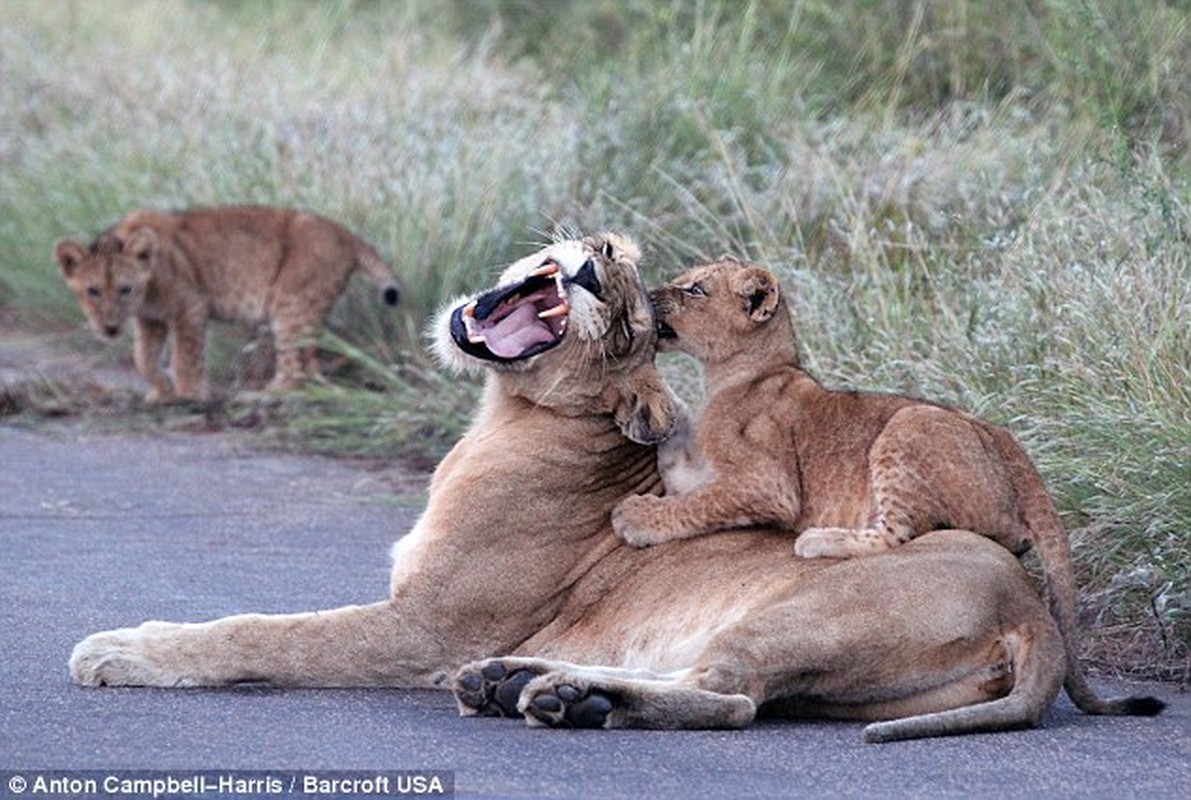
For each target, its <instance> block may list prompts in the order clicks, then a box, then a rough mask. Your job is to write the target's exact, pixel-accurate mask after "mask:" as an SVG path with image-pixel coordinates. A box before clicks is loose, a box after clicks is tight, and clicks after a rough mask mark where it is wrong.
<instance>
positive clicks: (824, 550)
mask: <svg viewBox="0 0 1191 800" xmlns="http://www.w3.org/2000/svg"><path fill="white" fill-rule="evenodd" d="M888 549H889V545H888V544H886V543H885V541H884V540H883V539H882V538H881V536H880V534H878V533H877V532H876V531H868V530H852V529H850V528H808V529H806V530H805V531H803V532H802V533H800V534H799V535H798V539H797V540H796V541H795V542H794V555H796V556H799V557H801V558H852V557H853V556H863V555H868V554H871V553H878V552H880V551H882V550H888Z"/></svg>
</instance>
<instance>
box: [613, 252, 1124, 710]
mask: <svg viewBox="0 0 1191 800" xmlns="http://www.w3.org/2000/svg"><path fill="white" fill-rule="evenodd" d="M651 297H652V300H653V303H654V309H655V313H656V314H657V319H658V334H659V348H660V349H661V350H679V351H681V352H684V353H687V354H689V355H692V356H694V357H695V358H697V359H698V360H699V361H700V362H702V364H703V367H704V371H705V380H706V384H707V394H708V402H707V407H706V410H705V411H704V413H703V415H702V417H701V419H700V420H699V423H698V429H697V431H690V429H689V425H688V426H686V432H685V434H683V433H680V434H678V435H676V436H672V437H671V439H670V440H669V441H667V442H666V443H664V444H663V445H662V447H661V448H660V450H659V456H658V461H659V467H660V468H661V469H662V470H663V477H664V482H665V487H666V494H667V496H665V497H656V496H653V495H639V496H633V497H629V498H627V499H626V500H624V501H622V502H621V503H620V504H619V505H618V506H617V508H616V509H615V511H614V514H613V525H614V527H615V529H616V532H617V533H618V534H619V535H620V536H621V537H622V538H623V539H624V540H625V541H626V542H628V543H630V544H632V545H636V546H647V545H656V544H660V543H662V542H666V541H670V540H674V539H683V538H687V537H692V536H700V535H702V534H708V533H712V532H715V531H720V530H725V529H729V528H739V527H744V526H749V525H764V524H772V525H779V526H782V527H785V528H789V529H791V530H793V531H796V532H797V533H798V538H797V540H796V542H795V545H794V550H795V552H796V553H797V554H798V555H800V556H803V557H807V558H814V557H836V558H848V557H853V556H863V555H866V554H869V553H876V552H880V551H882V550H888V549H890V548H893V547H897V546H899V545H902V544H905V543H906V542H908V541H910V540H911V539H913V538H915V537H917V536H920V535H922V534H925V533H927V532H929V531H933V530H942V529H948V528H959V529H967V530H971V531H975V532H976V533H979V534H982V535H984V536H988V537H990V538H992V539H993V540H995V541H997V542H999V543H1000V544H1002V545H1004V546H1005V547H1006V548H1008V549H1009V550H1010V551H1011V552H1013V553H1015V554H1021V553H1022V552H1024V551H1025V550H1027V549H1028V548H1029V547H1030V546H1031V545H1033V546H1034V547H1035V549H1036V550H1037V552H1038V554H1039V558H1040V561H1041V564H1042V570H1043V573H1044V579H1045V586H1046V592H1047V596H1048V602H1049V605H1050V608H1051V613H1052V614H1053V615H1054V617H1055V620H1056V622H1057V623H1058V626H1059V629H1060V631H1061V632H1062V634H1063V638H1064V643H1065V646H1066V649H1067V654H1068V661H1069V667H1068V691H1069V692H1071V693H1072V696H1073V697H1074V698H1076V702H1077V703H1079V704H1080V707H1081V708H1085V710H1090V709H1098V710H1099V713H1120V710H1119V709H1113V710H1109V709H1107V708H1103V709H1102V708H1101V707H1100V706H1098V705H1096V704H1097V703H1099V702H1100V701H1098V700H1097V699H1096V698H1095V696H1094V695H1093V694H1092V693H1091V691H1090V690H1088V689H1087V687H1086V683H1084V681H1083V677H1082V673H1080V672H1079V668H1078V660H1077V654H1076V650H1075V648H1074V645H1073V641H1072V637H1073V632H1074V628H1075V586H1074V575H1073V571H1072V565H1071V550H1070V544H1069V542H1068V540H1067V535H1066V533H1065V532H1064V530H1063V527H1062V524H1061V522H1060V520H1059V516H1058V513H1057V511H1056V510H1055V507H1054V504H1053V503H1052V501H1051V500H1050V497H1049V496H1048V495H1047V493H1046V490H1045V488H1044V487H1043V484H1042V480H1041V478H1040V476H1039V475H1038V473H1037V471H1036V470H1035V469H1034V467H1033V465H1032V464H1031V463H1030V460H1029V458H1028V457H1027V456H1026V454H1025V453H1024V452H1023V451H1022V449H1021V447H1020V446H1019V445H1018V444H1017V443H1016V442H1015V441H1014V439H1013V437H1012V436H1011V435H1010V434H1009V433H1008V432H1007V431H1005V430H1004V429H1002V428H999V427H997V426H995V425H992V424H990V423H988V422H985V421H983V420H980V419H978V418H976V417H974V416H972V415H970V414H966V413H964V412H962V411H957V410H954V409H950V408H945V407H943V406H940V405H936V404H932V403H928V402H923V401H921V400H915V399H912V398H909V397H900V396H895V395H881V394H868V393H861V392H852V391H830V390H827V389H825V388H823V387H822V386H821V385H820V384H819V383H818V382H817V381H816V380H815V379H814V378H813V377H811V376H810V375H809V374H807V373H806V372H805V371H804V370H803V369H802V368H801V366H800V364H799V357H798V347H797V342H796V340H795V335H794V327H793V322H792V320H791V317H790V313H789V311H788V310H787V307H786V303H785V300H784V298H783V297H782V294H781V291H780V290H779V288H778V283H777V280H776V279H775V278H774V276H773V275H772V274H771V273H769V272H768V271H766V270H764V269H760V268H757V267H753V266H747V265H744V264H741V263H739V262H737V261H734V260H730V259H725V260H722V261H720V262H717V263H714V264H710V265H707V266H701V267H696V268H694V269H691V270H689V271H688V272H686V273H684V274H683V275H680V276H679V277H678V278H676V279H675V280H673V281H672V282H670V283H668V284H666V285H665V286H663V287H661V288H659V289H658V290H656V291H655V292H654V293H653V294H652V296H651ZM1073 681H1074V682H1075V683H1074V684H1073ZM1085 704H1087V705H1086V706H1085ZM1089 707H1090V708H1089ZM1093 713H1095V711H1093Z"/></svg>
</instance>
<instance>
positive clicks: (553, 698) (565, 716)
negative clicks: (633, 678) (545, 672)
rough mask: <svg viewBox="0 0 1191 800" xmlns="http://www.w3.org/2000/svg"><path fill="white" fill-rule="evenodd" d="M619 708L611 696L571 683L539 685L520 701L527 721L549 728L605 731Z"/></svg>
mask: <svg viewBox="0 0 1191 800" xmlns="http://www.w3.org/2000/svg"><path fill="white" fill-rule="evenodd" d="M615 707H616V703H615V702H614V701H613V698H612V696H611V695H608V694H604V693H603V692H600V691H598V690H597V689H595V688H593V687H586V688H581V687H579V686H576V685H574V684H572V683H557V684H555V683H553V682H550V681H545V682H539V683H538V684H535V685H533V686H531V687H530V688H529V689H527V690H526V691H525V693H524V696H523V697H522V698H521V705H520V708H521V710H522V711H523V712H524V713H525V721H526V722H528V723H529V724H531V725H543V726H546V727H550V728H603V727H606V726H607V723H608V715H609V714H610V713H611V712H612V710H613V709H614V708H615Z"/></svg>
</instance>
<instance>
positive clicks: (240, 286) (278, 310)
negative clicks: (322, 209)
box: [54, 206, 398, 401]
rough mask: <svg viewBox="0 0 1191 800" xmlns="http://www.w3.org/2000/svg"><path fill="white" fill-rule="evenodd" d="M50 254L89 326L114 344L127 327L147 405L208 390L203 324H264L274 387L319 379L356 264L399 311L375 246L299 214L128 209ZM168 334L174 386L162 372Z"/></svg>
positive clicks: (227, 208)
mask: <svg viewBox="0 0 1191 800" xmlns="http://www.w3.org/2000/svg"><path fill="white" fill-rule="evenodd" d="M54 256H55V258H56V259H57V261H58V266H59V268H60V269H61V271H62V276H63V278H65V279H66V284H67V286H69V287H70V289H71V291H72V292H74V295H75V297H76V298H77V299H78V301H79V305H80V306H81V307H82V309H83V313H84V314H85V315H86V317H87V320H88V321H89V322H90V323H91V326H92V327H93V328H94V329H95V332H96V333H98V334H99V335H100V336H103V337H105V338H108V339H113V338H115V337H116V336H117V335H118V334H119V333H120V328H121V327H122V326H123V324H124V322H125V321H126V320H128V319H129V318H132V319H133V320H134V323H135V329H134V334H135V340H136V346H135V357H136V366H137V370H138V371H139V372H140V373H141V375H142V376H144V378H145V380H147V381H149V383H150V384H151V385H152V387H153V388H152V389H151V390H150V392H149V394H148V396H147V399H148V400H150V401H156V400H165V399H168V398H170V397H178V398H184V399H195V398H200V397H202V396H204V395H205V393H206V390H205V386H204V380H203V375H204V372H205V368H204V356H203V353H204V345H205V338H206V328H207V321H208V320H211V319H216V320H223V321H229V322H231V321H235V322H248V323H253V324H259V323H262V322H268V323H270V326H271V328H272V330H273V335H274V338H275V340H276V350H277V369H276V374H275V375H274V378H273V383H272V388H275V389H288V388H292V387H294V386H296V385H298V384H300V383H301V382H302V381H303V380H305V379H307V378H313V377H317V376H318V372H319V368H318V360H317V358H316V356H315V350H314V347H313V342H312V340H313V338H314V336H315V334H316V333H317V332H318V330H319V328H321V327H322V324H323V321H324V320H325V319H326V316H327V313H328V312H329V311H330V310H331V306H332V305H334V303H335V300H336V299H338V297H339V295H340V294H342V292H343V289H344V287H345V286H346V285H347V279H348V278H349V277H350V276H351V274H352V272H354V271H355V270H356V269H361V270H363V271H364V273H365V274H366V275H367V276H368V277H369V278H370V279H371V280H372V281H373V282H374V283H375V284H376V285H377V286H378V287H379V288H380V289H381V291H382V293H383V296H384V299H385V302H386V303H388V304H389V305H396V304H397V298H398V291H397V285H396V284H395V283H394V281H393V275H392V273H391V272H390V271H389V268H388V266H387V265H386V264H385V262H384V261H382V260H381V258H380V256H379V255H377V253H376V251H375V250H373V249H372V248H371V247H369V246H368V245H367V244H366V243H364V242H363V241H361V240H360V239H359V238H357V237H356V236H354V235H353V234H352V233H351V232H350V231H348V230H347V229H346V228H344V227H342V226H341V225H337V224H336V223H334V222H331V221H330V220H327V219H323V218H322V217H319V216H316V215H314V214H309V213H306V212H303V211H294V210H288V209H275V208H264V207H255V206H225V207H220V208H204V209H192V210H189V211H175V212H159V211H148V210H142V211H134V212H132V213H131V214H129V215H128V216H126V217H125V218H124V219H122V220H120V221H119V222H118V223H116V224H115V225H114V226H112V227H111V228H109V229H108V230H106V231H104V232H103V233H101V234H100V235H99V236H98V237H97V238H96V239H95V241H94V242H92V243H91V245H90V246H83V245H81V244H79V243H77V242H73V241H69V240H63V241H61V242H58V244H57V245H56V246H55V248H54ZM167 338H172V349H171V357H170V361H171V366H172V369H173V378H174V380H173V384H172V385H171V383H170V380H169V378H167V377H166V375H165V373H163V372H162V370H161V364H160V361H161V354H162V351H163V349H164V347H165V343H166V339H167Z"/></svg>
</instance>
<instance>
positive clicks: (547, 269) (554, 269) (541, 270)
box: [529, 261, 558, 278]
mask: <svg viewBox="0 0 1191 800" xmlns="http://www.w3.org/2000/svg"><path fill="white" fill-rule="evenodd" d="M557 274H558V265H557V264H555V263H554V262H553V261H551V262H550V263H549V264H543V265H542V266H540V267H538V268H537V269H535V270H534V271H533V272H531V273H529V277H531V278H541V277H542V276H544V275H557Z"/></svg>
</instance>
